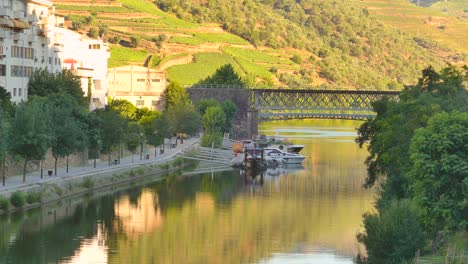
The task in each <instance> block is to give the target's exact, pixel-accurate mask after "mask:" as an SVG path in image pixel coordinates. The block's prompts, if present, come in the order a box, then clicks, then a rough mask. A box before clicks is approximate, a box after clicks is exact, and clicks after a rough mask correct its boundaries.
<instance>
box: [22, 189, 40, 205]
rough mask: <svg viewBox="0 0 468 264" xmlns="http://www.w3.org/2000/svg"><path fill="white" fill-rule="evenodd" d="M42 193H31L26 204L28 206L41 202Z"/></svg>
mask: <svg viewBox="0 0 468 264" xmlns="http://www.w3.org/2000/svg"><path fill="white" fill-rule="evenodd" d="M41 198H42V193H40V192H29V193H28V194H27V195H26V202H27V203H28V204H33V203H39V202H41Z"/></svg>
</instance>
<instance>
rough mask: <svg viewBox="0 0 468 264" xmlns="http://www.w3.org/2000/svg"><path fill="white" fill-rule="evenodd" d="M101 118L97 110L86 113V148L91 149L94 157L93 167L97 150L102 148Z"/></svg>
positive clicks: (97, 153)
mask: <svg viewBox="0 0 468 264" xmlns="http://www.w3.org/2000/svg"><path fill="white" fill-rule="evenodd" d="M101 122H102V120H101V118H100V116H99V115H98V114H97V112H95V111H93V112H91V113H89V114H88V115H87V118H86V124H87V125H86V126H87V134H88V135H87V139H88V141H87V143H88V148H89V149H92V150H93V152H92V157H93V158H94V168H96V159H97V157H98V156H99V150H100V149H101V148H102V137H103V135H102V134H101V132H102V131H101V129H100V125H101Z"/></svg>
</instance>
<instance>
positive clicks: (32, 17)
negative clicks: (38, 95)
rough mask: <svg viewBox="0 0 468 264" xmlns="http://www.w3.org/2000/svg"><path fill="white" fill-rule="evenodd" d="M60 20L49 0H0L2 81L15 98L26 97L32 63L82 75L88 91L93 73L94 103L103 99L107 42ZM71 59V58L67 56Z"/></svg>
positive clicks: (0, 74)
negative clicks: (68, 25)
mask: <svg viewBox="0 0 468 264" xmlns="http://www.w3.org/2000/svg"><path fill="white" fill-rule="evenodd" d="M63 23H64V20H63V17H61V16H56V15H55V8H54V7H53V3H52V2H51V1H48V0H0V86H2V87H4V88H5V89H6V90H7V91H8V92H10V94H11V96H12V101H13V102H20V101H24V100H27V97H28V92H27V85H28V81H29V77H30V76H31V74H32V73H33V71H34V70H35V69H38V68H47V69H48V71H49V72H59V71H61V70H62V69H63V68H69V69H71V66H72V64H67V63H65V62H67V61H76V64H74V65H73V66H74V72H75V73H76V74H78V75H79V76H80V77H82V88H83V91H84V92H85V93H87V91H88V83H89V81H88V78H92V82H91V85H92V87H91V88H92V98H93V100H92V102H94V103H92V105H91V107H92V108H94V107H97V106H99V105H101V104H103V103H105V97H106V93H107V83H106V74H107V59H108V58H109V52H108V47H107V45H106V44H104V43H102V41H100V40H90V39H84V38H81V36H80V35H79V34H77V33H75V32H72V31H70V30H67V29H64V28H61V26H63ZM67 59H69V60H67Z"/></svg>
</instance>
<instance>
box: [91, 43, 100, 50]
mask: <svg viewBox="0 0 468 264" xmlns="http://www.w3.org/2000/svg"><path fill="white" fill-rule="evenodd" d="M89 49H101V45H100V44H90V45H89Z"/></svg>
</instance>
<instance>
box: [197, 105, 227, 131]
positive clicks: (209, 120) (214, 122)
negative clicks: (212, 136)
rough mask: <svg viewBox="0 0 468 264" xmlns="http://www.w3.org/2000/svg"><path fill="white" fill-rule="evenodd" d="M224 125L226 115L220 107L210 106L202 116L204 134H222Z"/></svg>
mask: <svg viewBox="0 0 468 264" xmlns="http://www.w3.org/2000/svg"><path fill="white" fill-rule="evenodd" d="M225 123H226V114H224V111H223V108H221V107H220V106H210V107H208V108H207V109H206V111H205V114H203V116H202V124H203V128H204V129H205V131H206V132H214V131H220V132H222V130H223V128H224V126H225Z"/></svg>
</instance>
